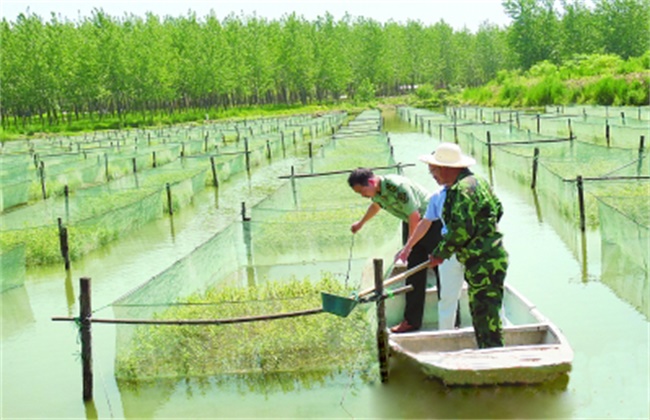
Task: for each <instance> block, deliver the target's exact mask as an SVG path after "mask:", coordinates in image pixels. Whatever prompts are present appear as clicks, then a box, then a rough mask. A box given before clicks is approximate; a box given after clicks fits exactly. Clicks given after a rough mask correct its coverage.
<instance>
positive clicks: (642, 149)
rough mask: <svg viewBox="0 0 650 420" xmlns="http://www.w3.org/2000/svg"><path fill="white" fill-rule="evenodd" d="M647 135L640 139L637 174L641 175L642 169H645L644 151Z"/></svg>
mask: <svg viewBox="0 0 650 420" xmlns="http://www.w3.org/2000/svg"><path fill="white" fill-rule="evenodd" d="M644 143H645V136H641V138H640V139H639V163H638V165H637V168H636V173H637V175H639V176H640V175H641V170H642V169H643V151H644V148H645V145H644Z"/></svg>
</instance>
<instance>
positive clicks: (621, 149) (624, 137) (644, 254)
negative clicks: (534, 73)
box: [399, 107, 650, 316]
mask: <svg viewBox="0 0 650 420" xmlns="http://www.w3.org/2000/svg"><path fill="white" fill-rule="evenodd" d="M539 113H540V112H539V111H530V112H527V113H525V112H520V111H513V110H507V109H486V108H461V109H448V110H447V111H446V114H439V113H438V114H436V113H432V112H430V111H423V110H415V109H412V108H407V109H402V110H401V111H400V112H399V115H400V116H402V118H404V119H405V120H409V117H411V118H410V119H411V120H412V121H416V120H418V119H419V120H423V119H424V120H426V119H430V120H432V121H440V122H439V126H440V130H439V131H438V133H436V131H435V130H433V134H434V135H436V134H438V136H439V138H440V139H441V140H442V141H447V142H456V143H458V144H459V145H460V146H461V148H462V150H463V151H464V152H465V153H468V154H471V155H472V156H474V157H475V158H476V159H477V161H479V162H481V163H483V165H484V166H488V165H489V163H490V162H491V164H492V166H493V168H494V170H495V171H496V172H498V173H499V174H505V175H506V178H507V179H508V180H509V181H510V180H516V181H517V182H518V183H519V184H523V185H525V186H529V187H531V186H532V185H533V182H534V183H535V189H534V191H533V193H534V194H535V198H536V200H539V202H541V203H542V207H545V208H547V209H550V211H548V212H545V213H544V214H545V215H546V218H547V219H549V220H550V221H551V223H552V224H553V226H555V227H556V231H557V232H558V233H559V234H560V235H561V236H562V239H563V240H564V241H565V242H566V243H567V244H568V245H569V247H570V248H571V249H572V250H573V251H574V252H576V253H577V250H578V249H579V248H580V245H579V238H578V236H577V235H575V234H574V232H575V231H576V229H577V228H578V227H579V222H580V206H579V188H578V185H579V183H578V178H579V177H581V178H582V190H583V199H584V219H585V224H586V228H587V229H590V230H598V231H599V233H600V236H601V242H602V253H603V258H602V260H603V263H602V265H603V266H602V278H603V281H610V282H617V281H618V282H620V281H622V280H621V279H625V281H630V279H629V278H628V277H626V276H625V275H623V274H622V273H627V272H630V273H632V274H631V275H632V277H634V278H637V277H638V278H639V280H638V281H630V284H629V285H627V286H624V287H622V288H621V290H624V292H622V293H623V294H624V295H626V296H628V297H629V298H630V300H629V301H631V302H634V305H635V306H636V307H637V308H641V310H642V312H643V313H644V314H645V315H646V316H650V307H649V306H648V304H647V296H648V292H647V291H648V258H649V257H648V256H649V255H650V244H649V241H648V229H649V226H650V216H648V215H650V198H649V197H650V156H649V152H648V147H647V145H646V143H645V141H646V140H647V139H648V134H650V124H649V121H650V108H649V107H618V108H609V109H608V108H605V107H598V108H593V107H574V108H564V107H563V108H562V109H557V110H556V109H552V108H548V109H547V110H546V113H542V115H541V116H540V117H539V118H538V116H537V115H538V114H539ZM443 118H446V122H445V120H444V119H443ZM569 120H570V121H569ZM538 126H539V129H538ZM488 133H489V134H488ZM570 136H573V137H572V138H570ZM607 136H609V139H608V138H607ZM488 139H489V143H490V144H491V147H488ZM536 149H537V152H538V153H537V154H536V153H535V150H536ZM535 163H537V166H536V174H535V179H533V173H534V172H533V171H534V169H533V167H534V165H535ZM623 256H625V257H624V258H623ZM618 257H620V258H618ZM616 273H619V276H618V277H616ZM637 293H638V295H637V296H635V294H637ZM639 296H642V297H639Z"/></svg>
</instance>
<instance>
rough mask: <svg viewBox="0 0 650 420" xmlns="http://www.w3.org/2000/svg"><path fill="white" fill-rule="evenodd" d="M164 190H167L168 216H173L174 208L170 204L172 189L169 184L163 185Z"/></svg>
mask: <svg viewBox="0 0 650 420" xmlns="http://www.w3.org/2000/svg"><path fill="white" fill-rule="evenodd" d="M165 189H166V190H167V207H168V208H169V214H170V216H171V215H173V214H174V206H173V204H172V203H173V202H172V188H171V186H170V185H169V182H168V183H167V184H166V185H165Z"/></svg>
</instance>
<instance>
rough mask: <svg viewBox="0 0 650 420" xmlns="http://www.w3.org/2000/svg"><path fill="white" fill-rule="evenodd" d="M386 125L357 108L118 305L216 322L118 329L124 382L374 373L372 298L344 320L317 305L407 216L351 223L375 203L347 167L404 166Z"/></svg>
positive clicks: (153, 315) (349, 280)
mask: <svg viewBox="0 0 650 420" xmlns="http://www.w3.org/2000/svg"><path fill="white" fill-rule="evenodd" d="M380 125H381V116H380V113H379V111H376V110H369V111H365V112H363V113H361V114H360V115H358V116H356V118H354V119H353V120H351V121H350V122H349V124H347V125H346V126H344V127H341V130H340V131H337V133H336V135H334V136H329V138H328V141H327V142H323V144H322V145H321V146H322V147H320V148H319V150H318V152H317V153H314V154H312V155H311V157H310V158H307V159H305V160H303V161H302V162H301V163H300V164H297V165H294V166H292V168H291V172H290V173H287V174H286V175H284V176H282V177H281V178H282V179H283V180H284V182H283V183H282V185H281V186H280V187H279V188H278V189H277V190H275V191H274V192H273V193H271V194H269V195H268V197H267V198H266V199H264V200H262V201H260V202H259V203H257V204H256V205H255V206H253V207H252V209H251V210H250V213H247V215H246V217H245V218H244V219H243V220H241V221H238V222H233V223H232V224H231V225H229V226H228V227H227V228H225V229H223V230H222V231H220V232H219V233H217V234H216V235H214V236H213V237H212V238H211V239H210V240H208V241H206V242H205V243H203V244H202V245H201V246H199V247H197V248H196V249H195V250H194V251H193V252H191V253H190V254H188V255H186V256H184V257H182V258H180V259H179V260H178V261H176V262H174V263H173V264H172V265H171V266H170V267H169V268H168V269H166V270H164V271H162V272H161V273H159V274H158V275H157V276H155V277H154V278H152V279H149V280H148V281H146V282H144V283H143V284H142V286H140V287H138V288H137V289H135V290H133V291H132V292H130V293H128V294H127V295H125V296H123V297H122V298H120V299H118V300H117V301H115V302H113V304H112V305H111V309H112V311H113V312H114V314H115V316H116V317H117V318H120V319H139V320H167V321H169V320H201V319H203V320H212V321H213V323H214V324H215V325H198V326H197V325H175V326H170V325H146V324H145V325H120V326H118V334H117V356H116V361H115V364H116V368H115V372H116V376H117V378H118V381H120V382H121V383H141V382H142V381H147V380H153V379H157V378H170V379H172V380H178V379H180V378H190V377H191V378H195V377H225V376H228V375H240V376H241V377H245V378H248V379H247V380H245V381H243V383H246V384H247V386H251V387H254V386H255V384H259V383H260V382H259V381H257V379H255V378H265V377H268V375H278V374H282V375H285V376H286V375H288V376H289V377H291V378H292V381H296V382H298V383H301V384H302V385H303V386H309V384H312V383H314V381H315V382H320V381H322V380H324V379H325V378H332V377H336V376H338V375H342V374H344V375H356V377H357V378H365V377H367V375H368V370H369V369H370V367H372V366H373V364H374V363H375V362H374V360H375V357H374V354H375V351H373V349H374V345H375V344H374V339H373V338H374V328H376V327H375V326H374V321H373V319H372V318H373V311H369V310H368V306H370V305H367V306H363V305H361V306H359V308H358V309H355V310H354V311H353V312H352V313H351V314H350V315H349V316H348V317H347V318H345V319H344V318H341V317H337V316H334V315H332V314H329V313H324V312H322V308H321V300H320V299H321V297H320V292H323V291H325V292H328V293H333V294H339V295H342V296H350V294H351V293H352V292H353V291H354V290H357V289H358V288H359V287H360V285H361V279H362V278H365V277H364V273H365V275H366V276H367V274H368V270H369V267H371V266H372V259H373V258H375V257H378V256H379V257H382V256H384V255H386V250H387V249H390V250H391V251H392V252H394V251H395V249H397V247H398V246H399V238H400V236H401V232H400V224H399V223H398V221H397V219H395V218H393V217H391V216H388V215H384V214H381V213H380V214H379V215H378V216H377V217H375V218H374V219H373V220H372V222H371V223H372V225H373V226H372V228H368V229H363V230H362V231H360V232H358V233H357V234H356V235H353V234H352V233H351V232H350V226H351V224H352V223H353V222H354V221H356V220H357V219H358V218H360V217H361V216H362V215H363V214H364V212H365V210H366V209H367V207H368V204H369V202H368V201H367V200H364V199H363V198H361V197H360V196H358V195H357V194H355V193H354V192H353V191H352V190H351V188H349V186H348V184H347V176H348V174H349V172H350V171H351V170H352V169H355V168H357V167H360V166H364V167H371V168H376V171H377V172H378V173H391V172H392V173H395V172H397V171H399V170H400V165H398V164H397V163H396V162H394V158H393V156H392V155H391V149H390V145H389V143H388V138H387V136H386V135H385V134H383V133H381V132H380V131H379V128H380ZM287 314H289V315H287ZM291 314H297V315H296V316H293V315H291ZM277 315H280V316H281V318H279V319H276V318H275V316H277ZM285 315H287V316H286V317H285ZM251 318H253V319H251ZM214 320H217V321H219V322H215V321H214ZM260 380H262V379H260Z"/></svg>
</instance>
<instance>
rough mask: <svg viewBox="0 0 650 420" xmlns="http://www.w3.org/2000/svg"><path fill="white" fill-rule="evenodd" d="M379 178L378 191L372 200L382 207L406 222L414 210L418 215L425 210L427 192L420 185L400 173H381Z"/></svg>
mask: <svg viewBox="0 0 650 420" xmlns="http://www.w3.org/2000/svg"><path fill="white" fill-rule="evenodd" d="M379 179H380V180H381V181H380V184H379V185H380V187H379V192H377V194H376V195H375V196H374V197H372V201H373V202H374V203H377V204H379V206H380V207H381V208H382V209H384V210H386V211H387V212H389V213H390V214H392V215H393V216H395V217H397V218H398V219H400V220H401V221H403V222H406V223H408V221H409V216H410V215H411V213H413V212H414V211H417V212H418V213H419V214H420V216H423V215H424V213H425V212H426V211H427V205H428V203H429V200H428V197H429V194H428V193H427V191H426V190H425V189H424V188H423V187H422V186H420V185H418V184H416V183H415V182H413V181H411V180H410V179H408V178H406V177H403V176H401V175H383V176H380V177H379Z"/></svg>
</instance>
